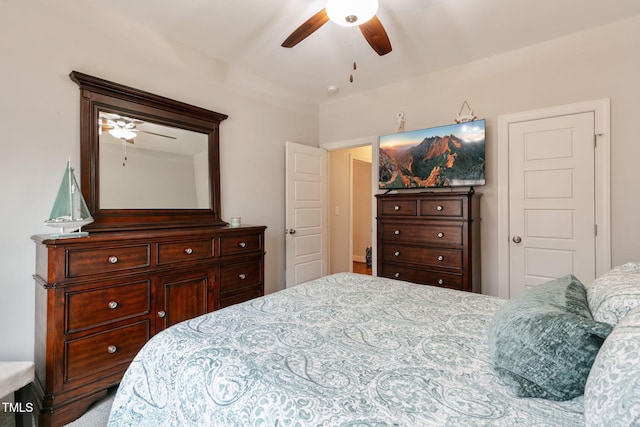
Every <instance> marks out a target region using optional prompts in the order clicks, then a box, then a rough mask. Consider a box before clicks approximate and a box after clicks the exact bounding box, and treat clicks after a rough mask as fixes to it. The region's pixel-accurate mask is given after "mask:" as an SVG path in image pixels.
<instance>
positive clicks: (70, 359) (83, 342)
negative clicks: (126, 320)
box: [64, 320, 149, 382]
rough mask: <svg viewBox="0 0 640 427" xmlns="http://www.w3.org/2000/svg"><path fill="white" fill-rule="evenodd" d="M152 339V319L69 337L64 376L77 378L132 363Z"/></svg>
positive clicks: (66, 344)
mask: <svg viewBox="0 0 640 427" xmlns="http://www.w3.org/2000/svg"><path fill="white" fill-rule="evenodd" d="M148 340H149V321H148V320H145V321H143V322H139V323H134V324H132V325H128V326H124V327H122V328H118V329H113V330H110V331H107V332H102V333H99V334H94V335H89V336H87V337H83V338H79V339H77V340H71V341H67V342H66V343H65V347H66V349H65V373H64V380H65V382H68V381H73V380H76V379H79V378H82V377H86V376H89V375H92V374H96V373H99V372H103V371H106V370H109V369H112V368H115V367H117V366H118V365H122V364H125V363H129V362H130V361H131V360H132V359H133V357H134V356H135V355H136V354H137V353H138V351H139V350H140V349H141V348H142V346H143V345H144V344H145V343H146V342H147V341H148ZM125 367H126V366H125ZM125 367H122V369H124V368H125Z"/></svg>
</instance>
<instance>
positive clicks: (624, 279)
mask: <svg viewBox="0 0 640 427" xmlns="http://www.w3.org/2000/svg"><path fill="white" fill-rule="evenodd" d="M587 301H588V303H589V309H590V310H591V314H592V315H593V319H594V320H597V321H598V322H606V323H609V324H610V325H613V326H615V325H617V324H618V322H620V320H622V318H624V317H625V316H626V315H627V313H629V311H630V310H631V309H633V308H635V307H637V306H640V262H630V263H627V264H624V265H621V266H618V267H615V268H613V269H612V270H610V271H608V272H607V273H605V274H603V275H602V276H600V277H598V278H596V280H594V281H593V282H592V283H591V284H590V285H589V286H587Z"/></svg>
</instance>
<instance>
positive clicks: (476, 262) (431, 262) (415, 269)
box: [376, 191, 481, 292]
mask: <svg viewBox="0 0 640 427" xmlns="http://www.w3.org/2000/svg"><path fill="white" fill-rule="evenodd" d="M480 196H481V195H480V194H478V193H475V192H474V191H468V192H425V193H399V194H379V195H377V196H376V198H377V249H378V257H377V268H378V275H379V276H382V277H389V278H395V279H399V280H406V281H409V282H414V283H420V284H425V285H434V286H441V287H447V288H452V289H459V290H464V291H470V292H480Z"/></svg>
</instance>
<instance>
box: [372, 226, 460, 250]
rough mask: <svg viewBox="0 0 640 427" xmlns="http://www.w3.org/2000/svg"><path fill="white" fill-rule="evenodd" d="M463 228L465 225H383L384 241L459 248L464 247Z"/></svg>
mask: <svg viewBox="0 0 640 427" xmlns="http://www.w3.org/2000/svg"><path fill="white" fill-rule="evenodd" d="M463 227H464V225H463V224H460V225H441V224H429V225H423V224H412V223H395V224H383V225H382V239H383V240H384V241H385V242H387V243H393V242H406V243H419V244H436V245H449V246H459V245H462V236H463Z"/></svg>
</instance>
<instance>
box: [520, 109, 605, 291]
mask: <svg viewBox="0 0 640 427" xmlns="http://www.w3.org/2000/svg"><path fill="white" fill-rule="evenodd" d="M594 120H595V118H594V113H593V112H584V113H579V114H570V115H564V116H559V117H551V118H544V119H538V120H530V121H524V122H518V123H511V124H509V131H508V132H509V134H508V138H509V232H510V239H511V241H510V249H509V252H510V255H509V258H510V267H509V268H510V273H509V274H510V277H509V283H510V297H511V298H513V297H515V296H517V295H518V294H519V293H521V292H522V291H524V290H525V289H526V288H528V287H531V286H535V285H538V284H540V283H543V282H545V281H548V280H550V279H553V278H557V277H561V276H564V275H566V274H569V273H573V274H574V275H576V276H577V277H578V278H579V279H580V280H581V281H582V282H583V283H589V282H591V280H593V279H594V278H595V274H596V230H595V224H596V221H595V174H594V169H595V148H594V135H595V130H594V126H595V125H594Z"/></svg>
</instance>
